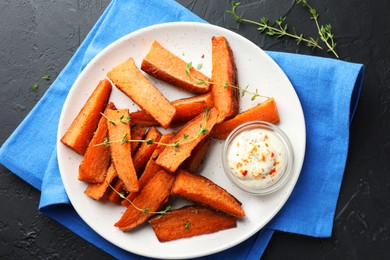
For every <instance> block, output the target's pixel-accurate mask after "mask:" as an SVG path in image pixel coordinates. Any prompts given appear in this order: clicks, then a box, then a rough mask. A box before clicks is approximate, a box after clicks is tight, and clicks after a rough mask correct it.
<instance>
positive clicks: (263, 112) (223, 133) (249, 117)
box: [210, 98, 280, 139]
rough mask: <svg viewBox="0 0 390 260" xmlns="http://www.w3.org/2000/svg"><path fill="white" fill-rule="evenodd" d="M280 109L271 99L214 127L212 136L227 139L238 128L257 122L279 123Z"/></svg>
mask: <svg viewBox="0 0 390 260" xmlns="http://www.w3.org/2000/svg"><path fill="white" fill-rule="evenodd" d="M279 119H280V118H279V113H278V108H277V107H276V102H275V100H274V98H269V99H267V100H266V101H264V102H262V103H260V104H258V105H257V106H255V107H252V108H250V109H248V110H246V111H244V112H242V113H240V114H238V115H237V116H235V117H234V118H232V119H229V120H226V121H224V122H222V123H219V124H217V125H215V126H214V128H213V130H212V131H211V133H210V135H211V137H213V138H217V139H225V138H226V137H228V135H229V134H230V132H231V131H233V129H234V128H236V127H237V126H239V125H241V124H243V123H246V122H249V121H255V120H262V121H266V122H269V123H272V124H276V123H278V122H279Z"/></svg>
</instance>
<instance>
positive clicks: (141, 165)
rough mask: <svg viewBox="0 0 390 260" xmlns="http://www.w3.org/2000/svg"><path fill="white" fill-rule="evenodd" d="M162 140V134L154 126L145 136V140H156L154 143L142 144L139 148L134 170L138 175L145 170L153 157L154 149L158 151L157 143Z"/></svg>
mask: <svg viewBox="0 0 390 260" xmlns="http://www.w3.org/2000/svg"><path fill="white" fill-rule="evenodd" d="M160 138H161V133H160V132H159V131H158V130H157V128H155V127H154V126H152V127H151V128H150V129H149V131H148V132H147V134H146V135H145V138H144V140H146V141H147V140H154V143H152V144H148V143H141V145H140V146H139V147H138V150H137V151H136V152H135V154H134V155H133V163H134V168H135V171H136V172H137V173H138V174H141V173H142V171H143V170H144V169H145V166H146V164H147V162H148V161H149V158H150V156H151V155H152V153H153V151H154V149H156V146H157V143H156V142H158V141H160Z"/></svg>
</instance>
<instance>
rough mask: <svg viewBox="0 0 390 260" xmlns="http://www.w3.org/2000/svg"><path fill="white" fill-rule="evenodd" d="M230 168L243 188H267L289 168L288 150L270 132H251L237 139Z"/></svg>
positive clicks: (264, 130) (229, 155) (229, 163)
mask: <svg viewBox="0 0 390 260" xmlns="http://www.w3.org/2000/svg"><path fill="white" fill-rule="evenodd" d="M227 158H228V166H229V168H230V169H231V171H232V173H233V176H235V177H236V178H237V179H238V180H239V181H240V182H241V183H242V184H243V185H245V186H247V187H250V188H266V187H268V186H270V185H272V184H273V183H274V182H275V181H277V180H278V179H279V178H280V177H281V176H282V175H283V173H284V171H285V169H286V162H287V161H286V150H285V148H284V146H283V143H282V142H281V141H280V139H279V138H278V137H277V136H276V135H275V134H274V133H273V132H272V131H269V130H266V129H252V130H247V131H244V132H242V133H240V134H239V135H237V136H236V138H234V140H233V141H232V143H231V145H230V147H229V151H228V155H227Z"/></svg>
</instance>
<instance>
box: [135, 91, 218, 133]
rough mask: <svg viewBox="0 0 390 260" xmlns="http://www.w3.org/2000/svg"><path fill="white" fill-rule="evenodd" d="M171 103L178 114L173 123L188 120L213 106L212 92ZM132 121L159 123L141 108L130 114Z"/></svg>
mask: <svg viewBox="0 0 390 260" xmlns="http://www.w3.org/2000/svg"><path fill="white" fill-rule="evenodd" d="M171 104H172V105H173V106H175V108H176V114H175V116H174V117H173V120H172V124H177V123H182V122H188V121H190V120H191V119H193V118H194V117H196V116H197V115H199V114H201V113H202V112H203V111H204V110H205V109H206V108H211V107H213V99H212V97H211V93H207V94H202V95H198V96H194V97H189V98H182V99H178V100H175V101H172V102H171ZM130 116H131V121H132V122H133V123H134V124H138V125H144V126H157V125H159V123H158V122H157V121H156V120H154V118H153V117H152V116H151V115H149V114H148V113H147V112H146V111H145V110H139V111H135V112H132V113H131V114H130Z"/></svg>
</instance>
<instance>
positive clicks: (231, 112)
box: [211, 36, 239, 121]
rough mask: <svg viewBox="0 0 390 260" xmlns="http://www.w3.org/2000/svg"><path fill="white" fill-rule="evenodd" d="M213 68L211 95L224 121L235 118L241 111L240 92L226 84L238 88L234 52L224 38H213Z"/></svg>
mask: <svg viewBox="0 0 390 260" xmlns="http://www.w3.org/2000/svg"><path fill="white" fill-rule="evenodd" d="M212 66H213V68H212V75H211V82H212V85H211V93H212V96H213V102H214V106H215V107H216V108H218V110H219V111H220V113H221V115H220V117H221V118H220V119H221V121H222V120H224V119H229V118H232V117H234V116H235V115H237V114H238V111H239V102H238V99H239V90H238V89H237V88H233V87H231V86H228V87H226V83H229V85H233V86H236V87H238V85H237V71H236V65H235V62H234V56H233V52H232V50H231V48H230V46H229V43H228V42H227V40H226V38H225V37H223V36H214V37H213V38H212Z"/></svg>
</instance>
